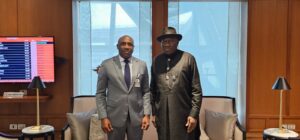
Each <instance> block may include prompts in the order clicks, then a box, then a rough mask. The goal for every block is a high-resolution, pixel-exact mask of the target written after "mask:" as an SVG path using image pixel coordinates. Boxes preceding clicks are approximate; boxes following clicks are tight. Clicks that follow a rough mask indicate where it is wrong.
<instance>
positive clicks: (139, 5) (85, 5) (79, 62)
mask: <svg viewBox="0 0 300 140" xmlns="http://www.w3.org/2000/svg"><path fill="white" fill-rule="evenodd" d="M151 25H152V19H151V2H150V1H145V0H144V1H135V0H132V1H130V0H126V1H124V0H119V1H117V0H98V1H90V0H80V1H79V0H73V38H74V42H73V46H74V47H73V60H74V63H73V68H74V72H73V74H74V75H73V77H74V80H73V81H74V95H91V94H95V93H96V84H97V73H96V72H95V71H94V69H96V68H97V66H99V65H100V64H101V62H102V61H103V60H105V59H108V58H110V57H112V56H115V55H118V50H117V47H116V44H117V40H118V39H119V37H121V36H123V35H130V36H131V37H133V39H134V44H135V48H134V53H133V56H135V57H137V58H140V59H142V60H144V61H145V62H146V63H147V65H148V69H149V68H150V64H151V60H152V55H151V52H152V50H151V44H152V43H151Z"/></svg>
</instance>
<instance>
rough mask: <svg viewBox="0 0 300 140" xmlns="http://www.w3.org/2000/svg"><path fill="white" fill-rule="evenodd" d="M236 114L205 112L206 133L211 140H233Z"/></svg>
mask: <svg viewBox="0 0 300 140" xmlns="http://www.w3.org/2000/svg"><path fill="white" fill-rule="evenodd" d="M236 121H237V115H236V114H229V113H220V112H214V111H210V110H205V132H206V134H207V135H208V137H209V138H210V139H211V140H232V139H233V132H234V126H235V123H236Z"/></svg>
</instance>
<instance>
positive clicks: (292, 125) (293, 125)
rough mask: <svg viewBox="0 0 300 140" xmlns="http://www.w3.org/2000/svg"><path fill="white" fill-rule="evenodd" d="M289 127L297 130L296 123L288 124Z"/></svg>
mask: <svg viewBox="0 0 300 140" xmlns="http://www.w3.org/2000/svg"><path fill="white" fill-rule="evenodd" d="M287 129H289V130H295V129H296V125H295V124H288V126H287Z"/></svg>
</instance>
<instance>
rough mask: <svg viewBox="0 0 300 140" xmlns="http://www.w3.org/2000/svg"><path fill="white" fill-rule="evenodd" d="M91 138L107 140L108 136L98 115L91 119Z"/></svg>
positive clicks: (93, 139)
mask: <svg viewBox="0 0 300 140" xmlns="http://www.w3.org/2000/svg"><path fill="white" fill-rule="evenodd" d="M89 137H90V139H89V140H105V137H106V135H105V133H104V132H103V130H102V128H101V120H99V119H98V114H94V115H92V117H91V123H90V136H89Z"/></svg>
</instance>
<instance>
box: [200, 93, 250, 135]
mask: <svg viewBox="0 0 300 140" xmlns="http://www.w3.org/2000/svg"><path fill="white" fill-rule="evenodd" d="M206 110H210V111H214V112H219V113H227V114H236V106H235V98H231V97H226V96H203V99H202V106H201V110H200V130H201V137H200V140H208V139H209V137H208V135H207V133H206V132H205V128H206V124H205V122H206V120H205V119H206V118H205V113H206ZM233 139H234V140H246V131H245V129H244V128H243V127H242V126H241V125H240V123H239V121H238V120H237V121H236V123H235V126H234V132H233Z"/></svg>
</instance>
